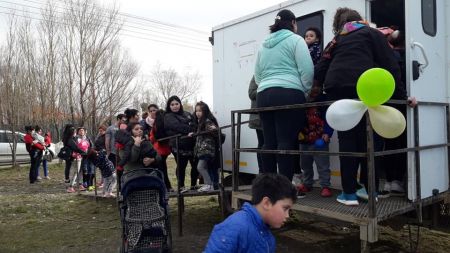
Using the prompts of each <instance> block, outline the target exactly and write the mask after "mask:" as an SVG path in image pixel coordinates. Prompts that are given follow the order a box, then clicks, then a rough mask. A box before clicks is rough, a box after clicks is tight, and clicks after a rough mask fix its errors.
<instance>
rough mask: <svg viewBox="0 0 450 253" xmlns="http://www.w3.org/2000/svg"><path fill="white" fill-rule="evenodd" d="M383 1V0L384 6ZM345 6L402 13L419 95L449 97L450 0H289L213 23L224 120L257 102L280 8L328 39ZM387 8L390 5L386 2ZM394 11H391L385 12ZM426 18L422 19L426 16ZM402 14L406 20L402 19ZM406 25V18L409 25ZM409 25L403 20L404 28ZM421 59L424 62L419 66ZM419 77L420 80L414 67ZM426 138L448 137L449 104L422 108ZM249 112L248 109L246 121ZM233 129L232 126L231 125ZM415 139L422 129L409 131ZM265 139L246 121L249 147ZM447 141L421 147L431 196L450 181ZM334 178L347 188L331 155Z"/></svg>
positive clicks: (248, 162) (249, 165)
mask: <svg viewBox="0 0 450 253" xmlns="http://www.w3.org/2000/svg"><path fill="white" fill-rule="evenodd" d="M380 2H389V3H390V4H389V5H388V6H391V7H392V6H394V7H397V6H400V9H399V8H397V9H385V8H384V7H385V6H384V5H383V3H381V4H379V3H380ZM377 4H378V5H377ZM402 6H404V8H401V7H402ZM338 7H350V8H352V9H355V10H357V11H358V12H360V13H361V15H364V16H365V18H366V19H367V20H369V21H372V22H374V23H381V24H386V22H387V21H384V20H373V18H372V17H373V16H376V17H377V19H382V18H383V15H381V14H380V13H381V12H384V13H388V14H389V15H395V16H396V18H392V19H391V20H397V22H399V23H398V24H396V25H399V26H400V27H401V28H403V30H404V31H405V37H406V75H407V77H406V80H407V81H406V85H407V89H408V91H409V94H410V95H411V96H415V97H416V98H417V100H419V101H434V102H446V103H447V102H449V99H448V98H449V92H450V90H449V89H448V87H449V83H450V77H449V74H448V72H449V65H450V63H449V54H450V51H449V45H450V43H449V42H450V41H449V38H448V36H449V33H450V32H449V30H450V25H448V23H449V18H447V17H446V15H445V13H450V11H449V9H450V8H449V3H448V1H434V0H429V1H418V0H413V1H364V0H336V1H327V0H302V1H301V0H297V1H286V2H283V3H280V4H278V5H276V6H273V7H270V8H267V9H264V10H261V11H259V12H256V13H253V14H250V15H247V16H244V17H242V18H239V19H236V20H232V21H230V22H227V23H224V24H222V25H218V26H215V27H214V28H213V45H214V46H213V85H214V86H213V97H214V99H213V101H214V102H213V103H214V104H213V108H214V113H215V114H216V116H217V118H218V120H219V122H220V123H221V124H222V125H226V124H230V118H231V117H230V111H232V110H238V109H246V108H250V100H249V98H248V94H247V89H248V84H249V82H250V79H251V77H252V75H253V73H254V66H255V59H256V54H257V52H258V49H259V47H260V45H261V43H262V41H263V40H264V39H265V38H266V37H267V36H268V34H269V25H271V24H273V21H274V17H275V16H276V13H277V12H278V11H279V10H281V9H285V8H286V9H290V10H291V11H293V12H294V13H295V14H296V15H297V16H298V27H299V33H300V34H303V31H304V30H305V29H306V28H307V27H309V26H316V27H319V28H320V29H321V30H322V31H323V35H324V39H323V42H325V43H327V42H328V41H330V40H331V39H332V37H333V34H332V31H331V27H332V22H333V16H334V13H335V10H336V9H337V8H338ZM382 7H383V9H381V8H382ZM384 16H386V15H384ZM420 17H422V18H420ZM400 19H401V20H400ZM405 24H406V25H405ZM402 26H403V27H402ZM413 62H417V63H418V64H416V67H417V66H418V69H416V70H414V69H413ZM415 71H418V74H419V77H418V79H416V80H414V77H413V72H415ZM419 118H420V124H419V127H420V134H419V138H420V140H419V142H420V145H433V144H440V143H445V142H446V141H447V134H446V133H447V130H446V117H445V108H444V107H441V108H439V107H421V108H420V109H419ZM246 119H248V115H246V116H244V118H243V120H246ZM408 119H409V120H408V130H410V131H409V133H412V132H413V131H412V130H413V117H412V115H408ZM225 131H228V132H226V133H227V135H228V136H231V133H230V132H229V129H228V130H225ZM408 139H409V141H408V142H409V146H412V145H413V143H414V136H412V135H411V134H410V135H409V138H408ZM336 143H337V140H336V137H335V138H334V139H333V140H332V143H331V150H335V151H337V144H336ZM256 146H257V139H256V134H255V131H254V130H253V129H249V128H248V127H243V128H242V133H241V147H256ZM223 150H224V168H225V170H229V171H231V165H232V162H231V157H232V155H231V138H227V139H226V141H225V144H224V147H223ZM446 161H447V148H440V149H433V150H428V151H421V154H420V163H421V164H420V167H421V168H423V170H422V171H421V175H420V178H421V185H422V187H421V191H422V192H421V195H422V196H423V197H429V196H431V195H432V190H433V189H438V190H439V192H442V191H445V190H447V189H448V186H449V175H448V170H447V167H448V166H447V163H446ZM331 162H332V163H331V164H332V166H331V169H332V184H333V185H334V186H335V187H337V188H339V186H340V173H339V159H338V158H337V157H332V158H331ZM414 162H415V159H414V157H413V155H410V156H409V159H408V163H409V166H408V168H410V171H408V176H409V177H408V179H409V184H408V185H409V191H408V192H409V195H410V196H409V197H410V199H411V200H414V196H416V192H415V190H416V188H415V185H416V182H415V178H416V175H415V171H414V170H413V169H412V168H414ZM240 172H243V173H251V174H257V173H258V166H257V161H256V155H255V154H254V153H243V154H241V156H240Z"/></svg>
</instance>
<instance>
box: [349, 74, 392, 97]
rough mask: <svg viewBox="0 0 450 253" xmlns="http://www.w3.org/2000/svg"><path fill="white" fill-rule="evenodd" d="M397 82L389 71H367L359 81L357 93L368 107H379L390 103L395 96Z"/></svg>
mask: <svg viewBox="0 0 450 253" xmlns="http://www.w3.org/2000/svg"><path fill="white" fill-rule="evenodd" d="M394 89H395V80H394V77H393V76H392V75H391V73H389V71H387V70H385V69H382V68H371V69H368V70H366V71H365V72H364V73H362V74H361V76H360V77H359V79H358V83H357V84H356V92H357V93H358V97H359V99H361V101H362V102H363V103H364V104H365V105H367V106H377V105H381V104H383V103H385V102H386V101H388V100H389V99H390V98H391V97H392V94H394Z"/></svg>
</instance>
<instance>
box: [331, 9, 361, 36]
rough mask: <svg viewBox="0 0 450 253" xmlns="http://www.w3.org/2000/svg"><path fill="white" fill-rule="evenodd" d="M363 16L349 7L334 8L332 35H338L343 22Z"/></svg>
mask: <svg viewBox="0 0 450 253" xmlns="http://www.w3.org/2000/svg"><path fill="white" fill-rule="evenodd" d="M362 19H363V18H362V17H361V15H360V14H359V13H358V12H357V11H355V10H353V9H350V8H346V7H344V8H338V9H337V10H336V14H334V19H333V33H334V35H338V34H339V33H340V32H341V30H342V28H343V27H344V25H345V23H347V22H351V21H360V20H362Z"/></svg>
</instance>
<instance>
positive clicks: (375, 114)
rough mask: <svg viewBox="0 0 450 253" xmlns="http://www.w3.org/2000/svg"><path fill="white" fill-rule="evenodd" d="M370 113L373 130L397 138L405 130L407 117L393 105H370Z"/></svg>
mask: <svg viewBox="0 0 450 253" xmlns="http://www.w3.org/2000/svg"><path fill="white" fill-rule="evenodd" d="M369 115H370V122H371V124H372V127H373V130H374V131H375V132H377V134H379V135H380V136H382V137H384V138H395V137H398V136H400V135H401V134H402V133H403V131H405V128H406V120H405V117H404V116H403V114H402V113H401V112H400V111H399V110H397V109H395V108H393V107H390V106H385V105H379V106H374V107H369Z"/></svg>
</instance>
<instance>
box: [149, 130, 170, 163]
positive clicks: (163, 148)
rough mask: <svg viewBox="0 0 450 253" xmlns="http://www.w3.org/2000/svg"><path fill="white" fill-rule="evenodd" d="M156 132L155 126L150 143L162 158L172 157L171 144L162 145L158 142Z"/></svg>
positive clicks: (150, 135)
mask: <svg viewBox="0 0 450 253" xmlns="http://www.w3.org/2000/svg"><path fill="white" fill-rule="evenodd" d="M155 131H156V126H155V125H153V127H152V130H151V131H150V134H149V137H150V141H151V142H152V144H153V147H154V148H155V149H156V152H158V154H159V155H160V156H166V155H170V152H172V151H171V149H170V145H169V143H168V142H167V143H161V142H159V141H156V138H155Z"/></svg>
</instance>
